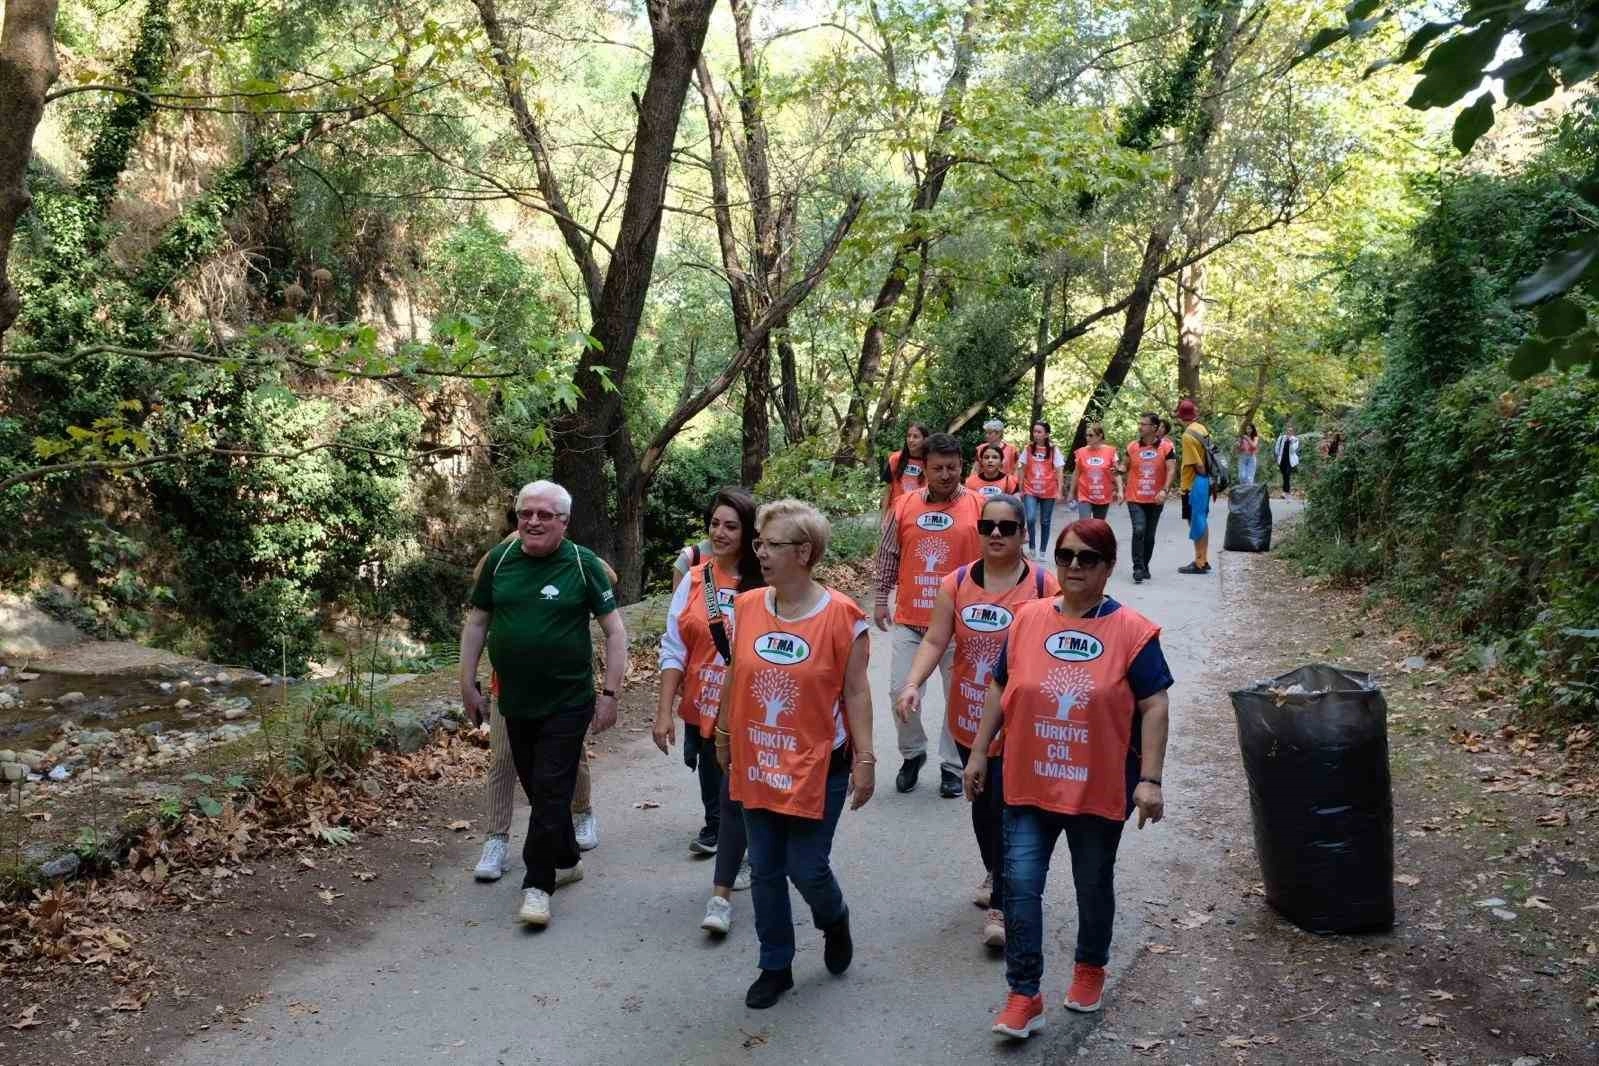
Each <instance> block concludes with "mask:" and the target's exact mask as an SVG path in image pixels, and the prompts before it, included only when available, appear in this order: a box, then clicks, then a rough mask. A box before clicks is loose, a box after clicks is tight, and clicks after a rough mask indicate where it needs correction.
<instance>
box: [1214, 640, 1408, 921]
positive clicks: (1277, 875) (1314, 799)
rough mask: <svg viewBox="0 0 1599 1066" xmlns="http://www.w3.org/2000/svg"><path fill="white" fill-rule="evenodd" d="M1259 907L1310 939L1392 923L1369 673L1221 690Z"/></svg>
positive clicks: (1390, 805)
mask: <svg viewBox="0 0 1599 1066" xmlns="http://www.w3.org/2000/svg"><path fill="white" fill-rule="evenodd" d="M1232 699H1233V715H1234V717H1235V718H1236V719H1237V721H1238V746H1239V748H1240V749H1241V750H1242V752H1243V756H1244V772H1245V773H1246V774H1247V775H1248V777H1249V805H1250V808H1251V811H1252V812H1253V814H1254V821H1255V852H1256V854H1257V855H1259V857H1260V870H1261V874H1262V875H1263V877H1264V879H1265V883H1266V901H1267V902H1268V903H1270V904H1271V905H1272V906H1273V907H1275V908H1276V909H1277V910H1278V912H1280V913H1281V914H1282V915H1283V917H1285V918H1287V919H1288V920H1289V921H1291V922H1293V923H1294V924H1295V925H1297V926H1299V927H1300V928H1301V929H1304V930H1307V931H1309V932H1312V933H1356V932H1365V931H1371V930H1381V929H1389V928H1391V927H1392V926H1393V924H1394V883H1393V877H1394V802H1393V790H1392V787H1391V784H1390V781H1389V777H1388V705H1387V703H1386V702H1385V701H1384V700H1383V696H1382V691H1381V690H1380V689H1378V688H1377V686H1376V685H1375V684H1374V683H1373V682H1372V679H1371V677H1370V675H1368V674H1363V673H1359V672H1356V671H1353V670H1343V669H1340V668H1338V667H1336V666H1325V665H1320V664H1317V665H1312V666H1302V667H1300V668H1299V669H1298V670H1295V671H1294V672H1293V673H1289V674H1284V675H1283V676H1281V677H1279V678H1276V679H1274V680H1271V681H1258V682H1256V683H1255V684H1254V685H1252V686H1251V687H1249V688H1247V689H1240V690H1239V691H1237V692H1234V693H1233V694H1232Z"/></svg>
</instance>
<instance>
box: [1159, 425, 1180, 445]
mask: <svg viewBox="0 0 1599 1066" xmlns="http://www.w3.org/2000/svg"><path fill="white" fill-rule="evenodd" d="M1160 439H1161V440H1171V419H1169V418H1163V419H1161V420H1160ZM1176 447H1177V445H1175V444H1174V445H1172V448H1173V449H1175V448H1176Z"/></svg>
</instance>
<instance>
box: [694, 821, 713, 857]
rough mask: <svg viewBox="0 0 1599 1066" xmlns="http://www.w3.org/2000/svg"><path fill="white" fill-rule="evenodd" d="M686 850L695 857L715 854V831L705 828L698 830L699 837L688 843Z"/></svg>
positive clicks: (708, 827)
mask: <svg viewBox="0 0 1599 1066" xmlns="http://www.w3.org/2000/svg"><path fill="white" fill-rule="evenodd" d="M688 850H689V851H691V852H693V853H694V854H695V855H715V854H716V830H714V829H712V828H711V827H710V826H706V827H705V828H704V829H701V830H700V833H699V836H697V837H695V838H694V839H693V840H691V841H689V843H688Z"/></svg>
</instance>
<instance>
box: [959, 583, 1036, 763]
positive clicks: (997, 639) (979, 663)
mask: <svg viewBox="0 0 1599 1066" xmlns="http://www.w3.org/2000/svg"><path fill="white" fill-rule="evenodd" d="M973 565H974V566H975V565H976V564H975V563H974V564H973ZM944 592H945V593H946V594H947V595H948V596H949V598H950V600H951V601H952V602H953V603H954V604H955V630H954V633H955V666H954V669H953V670H952V671H950V679H949V693H948V695H947V696H946V697H945V700H944V706H945V707H946V708H947V711H946V715H947V718H948V721H949V732H950V735H951V736H953V737H954V738H955V739H956V740H957V741H959V742H960V743H961V745H962V746H963V747H967V748H970V747H971V746H972V744H973V742H974V741H976V740H977V726H978V723H980V722H981V721H982V720H983V701H984V700H985V699H986V698H987V696H988V677H989V674H990V673H992V672H993V669H994V664H995V663H997V662H999V652H1000V649H1001V648H1003V647H1004V646H1005V635H1006V633H1008V632H1009V631H1010V627H1011V622H1012V620H1014V618H1015V617H1016V609H1017V608H1018V607H1020V606H1021V605H1022V604H1024V603H1031V602H1032V601H1033V600H1036V599H1040V598H1043V597H1046V596H1059V595H1060V582H1059V581H1057V580H1055V575H1054V574H1052V573H1050V571H1049V570H1048V569H1046V568H1045V567H1042V566H1039V565H1038V564H1037V563H1028V564H1027V572H1026V573H1025V574H1024V575H1023V577H1022V580H1021V581H1019V582H1017V583H1016V584H1015V585H1013V586H1011V588H1009V589H1007V590H1006V591H1005V592H1004V593H1002V594H1001V595H999V596H995V595H994V594H993V593H992V592H989V591H988V590H986V589H984V588H983V586H982V585H979V584H978V583H977V580H976V578H975V577H974V576H973V575H972V573H971V567H967V566H963V567H961V568H960V569H959V570H957V571H955V572H954V573H953V574H950V575H949V576H948V577H946V578H944ZM1003 744H1004V741H1003V740H1002V739H1001V737H1000V736H999V735H996V736H995V737H994V741H993V743H992V744H990V745H989V746H988V754H989V755H990V756H994V755H998V754H999V753H1000V748H1001V746H1002V745H1003Z"/></svg>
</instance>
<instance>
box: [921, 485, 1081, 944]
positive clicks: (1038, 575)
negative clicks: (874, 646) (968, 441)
mask: <svg viewBox="0 0 1599 1066" xmlns="http://www.w3.org/2000/svg"><path fill="white" fill-rule="evenodd" d="M1025 525H1026V523H1025V521H1024V519H1023V517H1022V501H1021V500H1019V499H1018V498H1016V497H1015V496H1012V495H1009V494H1006V495H1000V496H991V497H989V499H988V501H987V502H986V503H984V504H983V517H982V518H980V519H978V520H977V535H978V536H979V537H981V538H982V542H983V555H982V558H980V559H978V560H976V561H975V562H973V563H969V564H967V565H966V566H962V567H960V568H959V569H958V570H956V571H955V572H954V573H952V574H948V575H946V576H945V577H944V582H943V584H942V585H941V586H940V587H939V590H938V597H937V598H936V599H935V600H934V601H933V620H932V622H931V623H929V625H928V627H927V636H925V637H923V638H922V646H921V650H919V651H918V652H917V653H916V661H915V662H914V663H913V664H912V665H911V672H910V676H909V677H907V678H906V680H905V687H904V688H902V689H900V691H899V694H898V700H897V702H896V704H895V708H894V710H895V713H896V714H898V715H899V716H900V719H901V720H908V719H909V718H910V717H911V716H912V715H919V714H921V711H922V697H921V686H922V682H924V681H926V680H927V679H928V678H929V677H931V676H932V673H933V669H934V668H935V667H936V666H937V665H938V662H939V660H940V659H942V658H943V657H944V649H945V648H946V647H947V646H948V645H949V642H950V640H951V639H953V640H954V641H955V666H954V670H953V672H952V673H951V675H950V682H949V693H948V694H947V696H946V697H945V700H944V706H945V708H946V711H945V713H946V715H947V716H948V722H949V732H950V735H951V736H952V737H954V738H955V746H956V748H957V749H958V750H959V751H960V757H961V761H962V762H963V763H964V762H965V761H966V760H968V759H969V758H970V757H971V754H972V744H973V743H974V742H975V740H976V737H977V724H978V722H979V721H980V720H981V719H982V716H983V702H984V699H985V697H986V696H987V694H988V679H989V675H990V673H991V672H992V671H993V668H994V663H995V662H996V661H997V660H998V659H999V652H1000V649H1001V648H1002V647H1004V644H1005V634H1006V632H1007V631H1008V630H1009V629H1010V625H1011V621H1012V620H1013V619H1014V618H1015V616H1016V612H1017V610H1019V609H1020V608H1021V607H1022V605H1023V604H1026V603H1030V602H1032V601H1033V600H1039V599H1045V598H1047V597H1052V596H1056V595H1058V594H1059V593H1060V583H1059V582H1058V581H1056V580H1055V575H1054V574H1051V573H1050V572H1049V570H1048V569H1047V568H1046V567H1044V566H1043V565H1042V564H1039V563H1030V562H1028V561H1027V558H1026V556H1025V555H1023V554H1022V533H1023V531H1024V529H1025ZM988 756H989V759H990V760H991V764H990V765H991V766H992V771H991V773H990V777H991V779H992V780H993V787H991V788H988V789H985V790H984V791H983V793H982V794H981V795H976V796H974V795H972V794H971V793H969V792H968V795H967V798H968V799H971V800H972V801H973V802H972V832H973V834H975V835H976V837H977V850H978V853H979V854H981V855H982V857H983V869H984V870H985V871H987V873H986V875H985V876H984V878H983V883H982V884H981V885H980V886H979V887H978V889H977V894H976V895H975V896H974V897H973V898H972V901H973V902H974V903H976V904H977V905H978V906H979V907H982V908H984V909H985V910H986V912H987V913H986V914H985V915H984V917H983V943H985V944H987V945H988V946H989V947H994V948H1002V947H1004V946H1005V879H1004V877H1002V876H995V875H996V874H1002V873H1003V872H1004V871H1003V867H1002V866H1001V856H1002V851H1003V849H1002V848H1001V841H1002V839H1003V837H1002V827H1001V824H1000V823H1001V817H1002V813H1003V811H1004V805H1005V798H1004V788H1003V784H1002V781H1001V778H1000V770H1001V768H1002V760H1001V757H1000V750H999V742H998V741H997V740H995V741H992V742H991V743H990V746H989V748H988Z"/></svg>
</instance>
